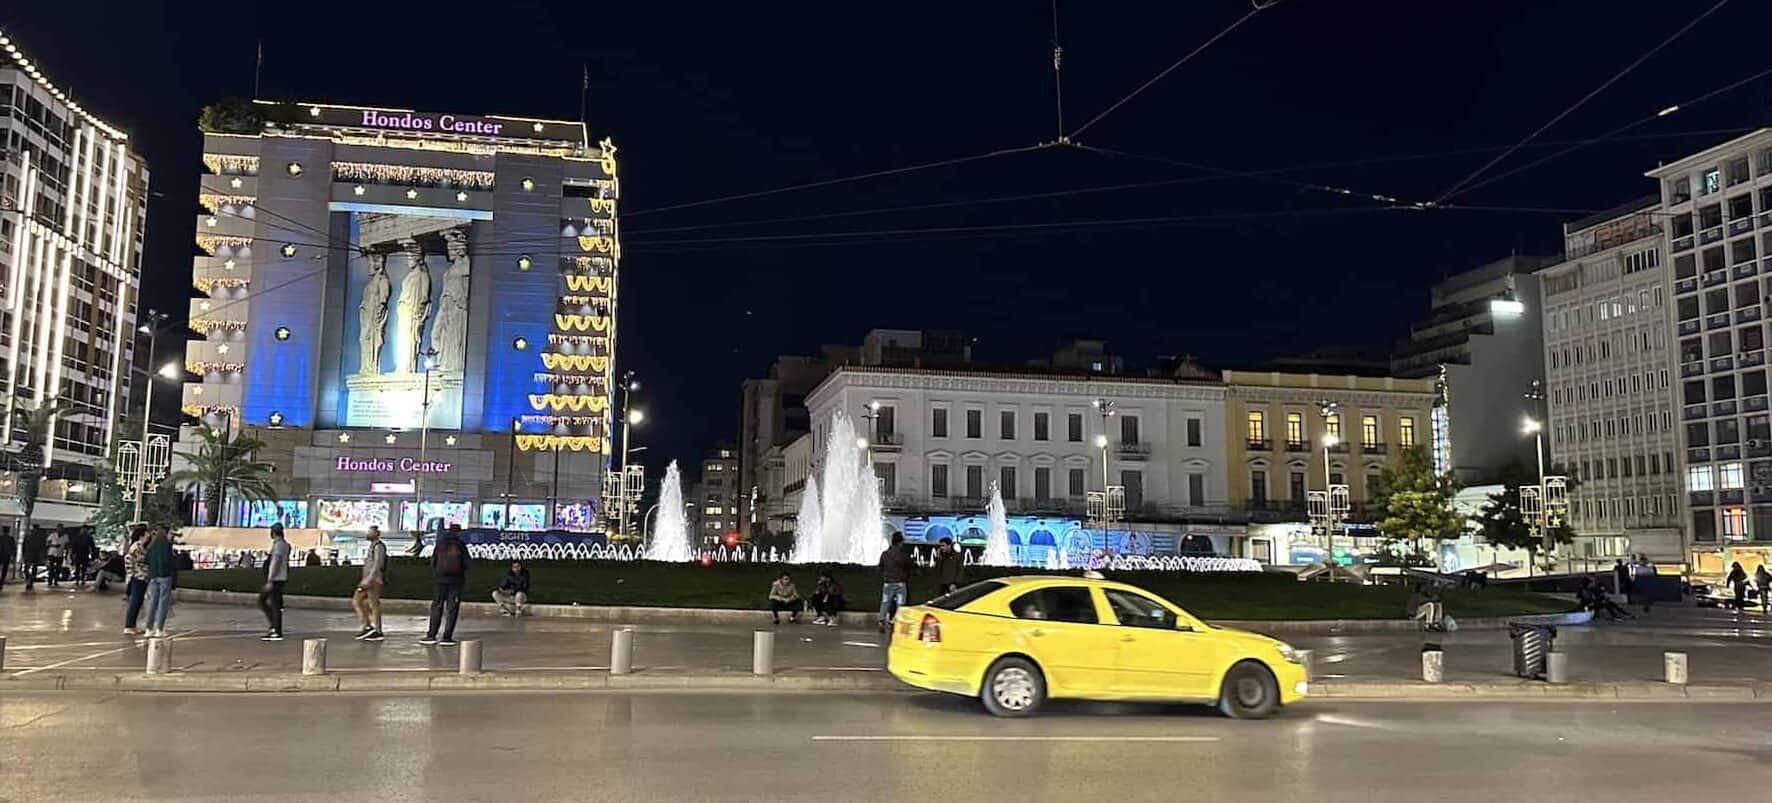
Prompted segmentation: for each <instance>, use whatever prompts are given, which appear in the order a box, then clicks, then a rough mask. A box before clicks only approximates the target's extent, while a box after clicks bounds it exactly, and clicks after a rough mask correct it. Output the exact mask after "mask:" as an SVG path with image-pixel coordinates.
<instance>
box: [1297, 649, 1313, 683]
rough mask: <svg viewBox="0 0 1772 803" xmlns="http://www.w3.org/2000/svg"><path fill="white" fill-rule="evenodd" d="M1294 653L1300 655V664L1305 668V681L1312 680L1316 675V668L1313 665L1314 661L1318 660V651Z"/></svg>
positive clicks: (1298, 651)
mask: <svg viewBox="0 0 1772 803" xmlns="http://www.w3.org/2000/svg"><path fill="white" fill-rule="evenodd" d="M1292 652H1294V653H1295V654H1297V655H1298V663H1299V664H1301V665H1303V666H1304V679H1305V680H1311V679H1312V676H1314V675H1315V674H1316V666H1315V665H1314V664H1313V663H1312V659H1314V658H1316V655H1317V651H1316V650H1293V651H1292Z"/></svg>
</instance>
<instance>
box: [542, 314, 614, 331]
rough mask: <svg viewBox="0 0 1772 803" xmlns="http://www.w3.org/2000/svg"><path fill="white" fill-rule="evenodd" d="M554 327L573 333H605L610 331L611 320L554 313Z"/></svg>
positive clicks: (594, 316) (603, 317)
mask: <svg viewBox="0 0 1772 803" xmlns="http://www.w3.org/2000/svg"><path fill="white" fill-rule="evenodd" d="M554 326H555V327H557V328H559V329H562V330H566V331H573V332H604V331H608V329H609V318H608V316H604V315H561V314H560V313H554Z"/></svg>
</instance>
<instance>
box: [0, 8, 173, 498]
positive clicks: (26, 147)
mask: <svg viewBox="0 0 1772 803" xmlns="http://www.w3.org/2000/svg"><path fill="white" fill-rule="evenodd" d="M147 190H148V170H147V167H146V165H145V164H143V162H142V160H141V158H140V157H139V156H137V155H136V154H135V152H134V151H132V150H131V146H130V142H129V137H128V135H126V134H125V133H124V132H123V131H121V130H119V129H118V128H117V127H115V126H113V125H111V124H109V123H107V122H105V121H104V120H102V119H100V118H99V117H97V116H95V115H94V114H92V113H91V112H90V111H88V110H86V109H84V108H83V107H81V105H80V104H79V103H77V102H75V101H74V100H73V99H72V98H71V97H70V96H69V92H68V90H67V88H65V87H61V86H58V85H56V84H55V83H53V82H52V81H51V80H50V79H49V77H48V76H47V75H45V73H44V70H43V68H42V65H40V64H38V63H36V62H33V61H32V60H31V59H30V58H29V56H28V55H27V54H26V53H25V52H24V50H23V46H22V45H21V44H20V43H19V42H15V41H13V40H12V39H10V38H9V37H8V36H6V35H5V33H4V32H0V399H4V400H5V401H6V402H7V403H5V405H4V408H0V418H3V419H4V425H3V426H0V448H5V449H6V450H8V451H12V450H16V449H18V448H19V447H20V446H21V445H22V444H23V437H24V432H23V429H24V426H25V416H24V414H23V412H22V409H21V407H19V406H15V405H14V404H12V403H10V402H12V401H14V400H20V401H25V402H27V403H28V404H29V405H30V406H36V405H42V404H46V403H49V402H50V401H51V400H52V399H53V400H58V401H59V404H60V407H61V409H62V412H60V413H58V414H57V415H56V416H55V419H54V422H53V426H52V428H51V438H50V442H49V444H48V447H49V448H48V449H47V454H46V466H45V470H44V474H43V481H42V483H41V486H40V489H39V496H38V503H37V506H36V509H35V511H34V519H35V520H36V522H37V523H39V524H83V523H85V522H86V520H87V518H88V517H89V515H90V514H91V511H92V505H93V504H95V503H96V502H97V499H98V489H97V483H96V482H94V473H95V472H94V467H95V466H96V465H97V464H99V463H100V462H102V461H104V460H106V459H107V458H109V457H110V456H111V451H112V446H113V443H114V441H115V440H116V438H117V434H118V433H117V431H116V430H117V424H118V423H119V422H120V421H121V420H122V419H123V418H124V417H126V416H128V415H131V414H132V413H133V412H134V411H133V410H132V409H130V405H129V395H128V388H129V384H130V381H129V380H130V374H131V369H132V367H133V366H134V364H135V348H134V339H135V334H136V333H135V327H136V303H137V295H138V290H139V287H140V277H141V253H142V233H143V230H144V227H145V225H146V222H147ZM15 483H16V480H15V479H14V477H13V474H12V473H11V472H0V515H7V516H17V515H19V514H21V513H22V510H21V509H20V508H19V506H18V504H17V502H16V501H15V497H16V487H15Z"/></svg>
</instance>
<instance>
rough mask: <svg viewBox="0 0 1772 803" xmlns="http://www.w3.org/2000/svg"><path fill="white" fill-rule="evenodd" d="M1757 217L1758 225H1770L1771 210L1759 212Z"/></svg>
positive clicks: (1771, 218) (1771, 220)
mask: <svg viewBox="0 0 1772 803" xmlns="http://www.w3.org/2000/svg"><path fill="white" fill-rule="evenodd" d="M1758 219H1759V221H1760V225H1762V226H1772V212H1761V213H1760V216H1759V218H1758Z"/></svg>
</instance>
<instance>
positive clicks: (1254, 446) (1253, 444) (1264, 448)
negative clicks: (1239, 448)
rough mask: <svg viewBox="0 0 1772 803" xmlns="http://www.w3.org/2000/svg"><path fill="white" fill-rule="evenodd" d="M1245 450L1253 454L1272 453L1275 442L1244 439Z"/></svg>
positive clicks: (1264, 439) (1261, 439)
mask: <svg viewBox="0 0 1772 803" xmlns="http://www.w3.org/2000/svg"><path fill="white" fill-rule="evenodd" d="M1243 448H1244V449H1246V450H1248V451H1251V452H1271V451H1273V450H1274V442H1273V441H1271V440H1268V439H1267V438H1244V439H1243Z"/></svg>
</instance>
